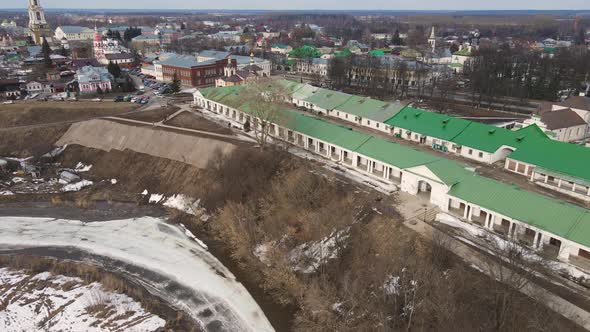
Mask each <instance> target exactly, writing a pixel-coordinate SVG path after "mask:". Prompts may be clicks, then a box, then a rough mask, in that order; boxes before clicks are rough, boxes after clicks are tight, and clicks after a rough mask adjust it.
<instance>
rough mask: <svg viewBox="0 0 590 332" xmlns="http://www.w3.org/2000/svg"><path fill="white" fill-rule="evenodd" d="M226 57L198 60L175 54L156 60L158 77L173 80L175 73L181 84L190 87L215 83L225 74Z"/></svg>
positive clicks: (155, 65)
mask: <svg viewBox="0 0 590 332" xmlns="http://www.w3.org/2000/svg"><path fill="white" fill-rule="evenodd" d="M226 63H227V60H225V59H219V60H216V59H213V60H206V61H198V58H195V57H193V56H181V55H178V56H173V57H169V58H167V59H165V60H160V61H157V62H154V67H155V71H156V79H157V80H161V81H164V82H171V81H172V80H173V78H174V75H176V77H177V78H178V79H179V80H180V82H181V84H182V85H184V86H190V87H202V86H211V85H215V80H217V79H218V78H220V77H222V76H223V73H224V67H225V65H226Z"/></svg>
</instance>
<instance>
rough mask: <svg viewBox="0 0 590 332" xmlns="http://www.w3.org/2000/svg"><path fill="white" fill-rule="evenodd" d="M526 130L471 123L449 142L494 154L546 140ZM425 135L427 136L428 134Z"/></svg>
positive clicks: (534, 132)
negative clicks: (531, 142) (505, 149)
mask: <svg viewBox="0 0 590 332" xmlns="http://www.w3.org/2000/svg"><path fill="white" fill-rule="evenodd" d="M534 127H536V126H534ZM534 127H533V128H534ZM526 128H528V127H525V128H523V129H520V130H517V131H513V130H509V129H505V128H499V127H495V126H491V125H486V124H483V123H479V122H473V121H471V123H470V124H469V125H468V126H467V127H466V128H465V129H464V130H463V131H461V132H460V133H459V134H458V135H457V136H456V137H454V138H453V139H452V140H451V141H452V142H454V143H457V144H460V145H464V146H468V147H470V148H474V149H477V150H480V151H485V152H489V153H494V152H496V151H498V149H500V148H502V147H510V148H513V149H518V148H519V147H521V146H523V144H524V143H525V142H529V141H538V140H544V139H548V138H547V136H544V137H543V136H541V135H540V134H539V133H538V132H536V131H533V130H531V129H526ZM541 133H542V131H541ZM426 134H427V135H428V133H426ZM543 135H544V134H543Z"/></svg>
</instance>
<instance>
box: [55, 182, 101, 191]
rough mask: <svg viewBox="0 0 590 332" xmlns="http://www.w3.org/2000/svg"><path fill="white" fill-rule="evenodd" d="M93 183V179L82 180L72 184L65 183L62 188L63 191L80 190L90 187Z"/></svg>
mask: <svg viewBox="0 0 590 332" xmlns="http://www.w3.org/2000/svg"><path fill="white" fill-rule="evenodd" d="M93 184H94V182H92V181H89V180H82V181H80V182H76V183H70V184H67V185H65V186H64V187H63V188H61V191H63V192H71V191H80V190H82V189H83V188H86V187H89V186H91V185H93Z"/></svg>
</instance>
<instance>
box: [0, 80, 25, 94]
mask: <svg viewBox="0 0 590 332" xmlns="http://www.w3.org/2000/svg"><path fill="white" fill-rule="evenodd" d="M20 86H21V84H20V82H19V80H18V79H0V97H2V98H7V99H12V98H18V97H19V96H20V92H21V89H20Z"/></svg>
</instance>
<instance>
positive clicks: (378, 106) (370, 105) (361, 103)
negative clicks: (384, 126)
mask: <svg viewBox="0 0 590 332" xmlns="http://www.w3.org/2000/svg"><path fill="white" fill-rule="evenodd" d="M403 107H404V104H402V103H400V102H395V103H385V102H383V101H380V100H376V99H371V98H368V97H359V96H352V97H351V98H350V99H348V100H347V101H346V102H345V103H344V104H342V105H340V106H338V107H336V109H335V110H337V111H342V112H346V113H349V114H353V115H356V116H359V117H361V118H367V119H370V120H374V121H378V122H385V120H387V119H389V118H391V117H392V116H394V115H395V114H397V112H399V111H400V110H401V109H402V108H403Z"/></svg>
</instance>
